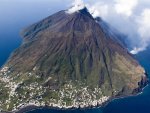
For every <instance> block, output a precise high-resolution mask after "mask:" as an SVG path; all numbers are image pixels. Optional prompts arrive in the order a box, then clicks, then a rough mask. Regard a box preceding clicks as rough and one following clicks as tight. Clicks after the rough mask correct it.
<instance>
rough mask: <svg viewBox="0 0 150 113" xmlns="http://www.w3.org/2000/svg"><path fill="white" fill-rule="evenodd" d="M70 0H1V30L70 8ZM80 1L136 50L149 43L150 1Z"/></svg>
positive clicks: (71, 2)
mask: <svg viewBox="0 0 150 113" xmlns="http://www.w3.org/2000/svg"><path fill="white" fill-rule="evenodd" d="M73 2H74V0H0V26H3V29H4V28H5V27H6V28H7V27H8V25H10V26H13V25H14V26H16V25H18V26H19V25H20V28H21V27H23V26H24V27H25V26H26V25H29V24H31V23H33V22H36V21H38V20H40V19H42V18H44V17H46V16H49V15H51V14H52V13H55V12H57V11H59V10H63V9H67V8H69V7H71V4H73ZM80 2H81V0H76V3H80ZM83 2H84V4H85V5H86V6H87V7H88V9H89V11H90V12H91V13H93V16H100V17H102V18H103V19H104V20H105V21H107V22H108V23H109V24H111V25H112V26H113V27H115V28H116V29H118V30H119V31H121V32H122V33H124V34H127V35H128V37H129V39H130V44H131V45H132V47H133V48H138V49H136V50H143V49H145V48H146V47H147V45H148V44H149V43H150V32H149V29H150V22H149V20H150V0H83ZM18 15H20V16H18ZM31 18H32V19H31ZM6 21H7V23H6ZM19 23H20V24H19ZM22 23H23V24H22ZM5 24H7V25H5ZM0 28H1V27H0Z"/></svg>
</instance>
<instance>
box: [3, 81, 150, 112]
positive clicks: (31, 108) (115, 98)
mask: <svg viewBox="0 0 150 113" xmlns="http://www.w3.org/2000/svg"><path fill="white" fill-rule="evenodd" d="M148 86H149V83H148V84H147V85H146V86H145V87H144V88H142V91H141V92H139V93H137V94H133V95H129V96H120V97H112V98H110V99H109V100H108V101H106V102H104V103H102V104H101V105H97V106H88V107H84V108H81V107H78V108H76V107H72V108H59V107H52V106H36V105H28V106H25V107H23V108H21V109H19V110H16V111H12V112H2V113H27V112H30V111H34V110H38V109H52V110H77V109H80V110H84V109H94V108H103V107H105V106H107V105H108V104H109V103H110V102H112V101H114V100H118V99H124V98H129V97H135V96H139V95H141V94H143V90H144V89H145V88H147V87H148Z"/></svg>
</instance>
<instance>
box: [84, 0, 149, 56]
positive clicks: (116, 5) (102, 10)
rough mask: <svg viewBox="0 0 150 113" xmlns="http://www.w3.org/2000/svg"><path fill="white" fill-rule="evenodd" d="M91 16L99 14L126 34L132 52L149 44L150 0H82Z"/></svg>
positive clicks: (140, 49) (141, 49) (143, 48)
mask: <svg viewBox="0 0 150 113" xmlns="http://www.w3.org/2000/svg"><path fill="white" fill-rule="evenodd" d="M84 2H85V4H86V6H87V8H88V9H89V11H90V13H92V15H93V17H96V16H100V17H101V18H102V19H103V20H105V21H106V22H108V23H109V24H110V25H112V26H113V27H114V28H116V29H118V30H119V31H121V32H122V33H123V34H126V35H127V36H128V37H127V38H128V40H129V42H128V45H129V48H130V49H131V48H132V49H133V51H131V52H132V53H134V54H135V53H137V52H140V51H143V50H145V49H146V47H147V46H148V45H150V31H149V30H150V21H149V20H150V0H84ZM82 3H83V2H82Z"/></svg>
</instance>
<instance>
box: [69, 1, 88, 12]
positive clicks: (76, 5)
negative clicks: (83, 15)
mask: <svg viewBox="0 0 150 113" xmlns="http://www.w3.org/2000/svg"><path fill="white" fill-rule="evenodd" d="M72 6H73V7H72V8H70V9H69V10H68V11H67V13H69V14H71V13H74V12H77V11H79V10H81V9H83V8H84V7H85V5H84V3H83V1H82V0H75V1H74V2H73V3H72Z"/></svg>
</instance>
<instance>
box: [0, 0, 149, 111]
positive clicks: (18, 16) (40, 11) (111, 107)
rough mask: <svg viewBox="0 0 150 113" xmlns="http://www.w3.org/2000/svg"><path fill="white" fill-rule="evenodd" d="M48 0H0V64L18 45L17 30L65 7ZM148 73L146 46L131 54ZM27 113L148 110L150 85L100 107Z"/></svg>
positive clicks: (20, 39) (147, 51)
mask: <svg viewBox="0 0 150 113" xmlns="http://www.w3.org/2000/svg"><path fill="white" fill-rule="evenodd" d="M56 3H57V0H56V2H55V4H52V2H50V0H0V67H1V66H2V65H3V64H4V63H5V62H6V61H7V59H8V58H9V56H10V55H11V53H12V51H13V50H15V49H16V48H17V47H19V45H20V44H21V41H22V38H21V37H20V35H19V33H20V31H21V30H22V29H23V28H24V27H26V26H28V25H30V24H32V23H34V22H37V21H39V20H41V19H43V18H45V17H47V16H49V15H51V14H52V13H54V12H56V11H59V10H61V9H64V8H66V6H65V5H64V4H63V3H61V4H56ZM135 57H136V58H137V60H138V61H139V62H140V64H141V65H142V66H143V67H144V68H145V69H146V71H147V72H148V73H149V74H150V48H148V49H147V50H145V51H143V52H141V53H139V54H138V55H136V56H135ZM28 113H150V86H147V87H146V88H145V89H144V91H143V93H142V94H140V95H138V96H134V97H127V98H122V99H116V100H113V101H112V102H110V103H109V104H108V105H107V106H106V107H104V108H93V109H84V110H54V109H37V110H33V111H30V112H28Z"/></svg>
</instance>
